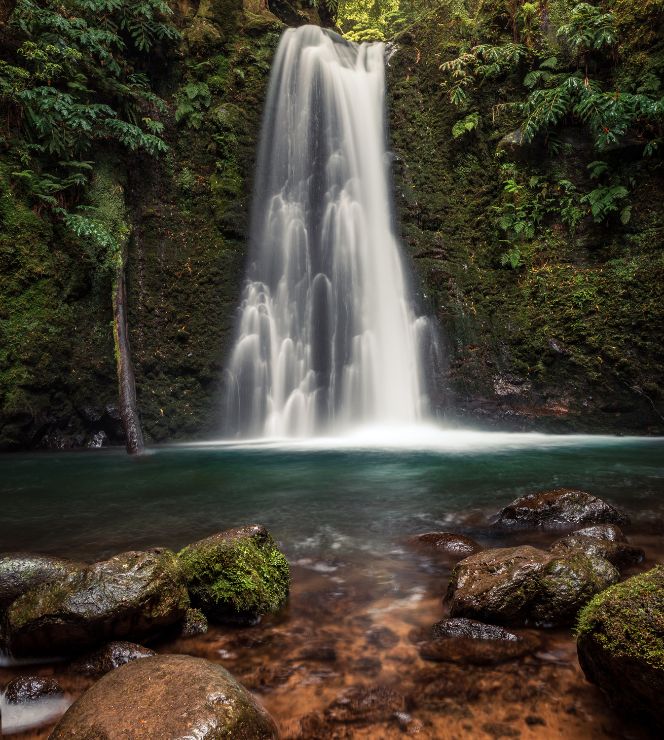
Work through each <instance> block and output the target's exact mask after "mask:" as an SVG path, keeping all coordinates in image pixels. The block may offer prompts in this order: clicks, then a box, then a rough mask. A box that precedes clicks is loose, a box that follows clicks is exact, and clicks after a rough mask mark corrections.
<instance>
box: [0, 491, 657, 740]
mask: <svg viewBox="0 0 664 740" xmlns="http://www.w3.org/2000/svg"><path fill="white" fill-rule="evenodd" d="M470 518H472V519H473V522H472V527H471V526H470ZM470 518H469V522H467V523H466V526H465V527H459V529H465V533H461V534H460V533H458V532H446V531H437V532H425V533H419V534H415V535H411V534H409V533H407V532H404V534H403V538H402V539H401V540H400V541H399V542H395V547H394V550H393V552H391V553H389V554H387V555H383V556H382V557H376V556H374V555H371V554H369V553H367V555H366V557H365V558H360V559H359V560H358V559H350V558H347V557H346V554H345V553H344V551H343V547H339V548H337V549H336V550H335V554H334V555H333V556H330V557H326V558H322V559H310V558H301V557H300V558H298V557H297V556H296V554H291V557H290V559H291V570H292V574H291V575H292V583H290V575H289V567H288V564H287V563H286V559H285V558H284V555H283V553H282V552H281V551H280V550H279V549H278V548H277V547H276V545H275V543H274V541H273V540H272V538H271V537H270V535H269V533H268V532H267V531H266V530H265V529H264V528H262V527H260V526H251V527H244V528H239V529H235V530H229V531H226V532H222V533H219V534H217V535H213V536H211V537H208V538H206V539H204V540H201V541H199V542H196V543H193V544H191V545H189V546H187V547H185V548H183V549H182V550H181V551H180V552H179V553H174V552H171V551H169V550H165V549H153V550H151V551H143V552H128V553H122V554H119V555H117V556H114V557H112V558H110V559H107V560H105V561H101V562H98V563H93V564H83V563H78V562H72V561H67V560H63V559H59V558H55V557H46V556H35V555H28V554H23V555H17V554H7V555H5V556H4V557H3V558H2V559H1V560H0V605H1V607H2V609H3V627H2V639H3V644H4V646H5V650H6V652H7V654H8V655H10V654H11V656H13V657H12V659H9V658H7V659H6V660H5V664H6V665H5V666H4V667H3V668H2V669H0V682H1V683H2V685H3V686H4V695H3V730H4V731H5V732H7V731H12V730H16V731H18V734H17V736H18V737H32V738H44V737H48V736H49V733H51V736H52V737H54V738H70V737H72V738H73V737H86V738H92V737H95V738H97V737H99V738H115V737H117V738H120V737H123V738H127V737H137V738H142V737H164V738H167V737H173V738H175V737H183V736H196V737H202V738H216V737H237V738H245V737H246V738H263V737H266V738H267V737H277V736H281V737H284V738H312V739H313V738H354V737H367V738H369V737H371V738H376V737H381V738H382V737H386V738H389V737H401V736H403V735H404V734H405V735H419V736H421V737H430V738H447V737H450V738H451V737H473V738H475V737H478V738H484V737H491V738H499V737H523V738H529V737H537V738H549V737H551V738H553V737H578V738H596V737H627V736H628V737H634V738H641V737H643V738H647V737H649V736H651V735H652V736H656V733H657V732H658V731H661V727H662V721H663V717H662V709H661V701H660V697H661V695H662V692H661V689H662V688H663V687H664V684H663V681H664V658H663V655H664V651H663V647H664V645H663V643H664V568H663V567H662V566H659V565H657V563H658V562H659V560H660V559H661V557H662V555H664V553H663V552H662V548H661V534H660V535H658V534H653V533H652V532H648V531H645V530H644V529H643V528H638V527H632V526H631V525H630V524H629V522H628V520H627V518H626V517H625V515H624V514H623V513H622V512H620V511H618V510H617V509H615V508H614V507H612V506H610V505H609V504H607V503H605V502H604V501H602V500H601V498H597V497H595V496H592V495H591V494H589V493H586V492H583V491H576V490H573V489H559V490H555V491H546V492H543V493H542V492H540V493H536V494H532V495H529V496H524V497H521V498H520V499H517V500H516V501H514V502H512V503H511V504H509V505H507V506H506V507H505V508H503V509H502V510H501V511H500V512H494V513H493V514H491V513H489V512H486V514H484V515H482V516H478V514H477V513H476V512H475V513H473V514H472V515H470ZM479 520H482V521H479ZM471 530H472V536H470V535H469V534H468V533H469V532H470V531H471ZM625 532H627V535H626V534H625ZM496 545H500V546H496ZM286 549H288V548H286ZM289 588H290V597H289ZM577 633H578V645H577ZM577 653H578V657H577ZM70 705H71V706H70ZM67 707H69V709H68V710H67V712H66V713H65V714H64V716H63V717H62V718H60V715H62V713H63V711H64V710H65V709H66V708H67Z"/></svg>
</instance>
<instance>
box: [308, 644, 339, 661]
mask: <svg viewBox="0 0 664 740" xmlns="http://www.w3.org/2000/svg"><path fill="white" fill-rule="evenodd" d="M298 657H299V659H300V660H315V661H319V662H321V663H326V662H329V663H333V662H334V661H335V660H336V659H337V651H336V649H335V647H334V645H328V644H318V645H317V644H312V645H307V646H306V647H305V648H303V649H302V650H301V651H300V653H299V655H298Z"/></svg>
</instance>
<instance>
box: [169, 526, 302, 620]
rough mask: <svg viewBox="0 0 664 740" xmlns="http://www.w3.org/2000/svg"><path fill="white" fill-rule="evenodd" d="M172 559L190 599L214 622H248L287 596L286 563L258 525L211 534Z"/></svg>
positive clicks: (287, 578)
mask: <svg viewBox="0 0 664 740" xmlns="http://www.w3.org/2000/svg"><path fill="white" fill-rule="evenodd" d="M178 559H179V561H180V567H181V569H182V573H183V575H184V578H185V581H186V583H187V588H188V589H189V594H190V596H191V600H192V603H193V604H194V606H197V607H199V608H200V609H201V610H202V611H203V612H204V613H205V614H206V615H207V616H208V617H209V618H210V619H212V620H214V621H217V622H230V623H237V624H250V623H253V622H256V621H257V620H258V619H259V618H260V617H261V616H262V615H263V614H269V613H271V612H276V611H277V610H279V609H280V608H281V607H282V606H283V605H284V604H285V602H286V599H287V598H288V590H289V585H290V569H289V567H288V562H287V560H286V558H285V556H284V555H283V553H281V552H280V551H279V549H278V548H277V546H276V545H275V543H274V540H273V539H272V537H271V536H270V534H269V532H268V531H267V529H265V527H263V526H261V525H258V524H256V525H250V526H247V527H238V528H236V529H229V530H226V531H225V532H219V533H218V534H214V535H212V536H211V537H207V538H206V539H204V540H200V542H195V543H194V544H192V545H188V546H187V547H185V548H184V549H183V550H182V551H181V552H180V553H179V554H178Z"/></svg>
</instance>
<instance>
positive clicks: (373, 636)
mask: <svg viewBox="0 0 664 740" xmlns="http://www.w3.org/2000/svg"><path fill="white" fill-rule="evenodd" d="M367 642H368V643H369V645H372V646H373V647H377V648H381V649H383V650H388V649H389V648H392V647H394V646H395V645H396V644H397V643H398V642H399V638H398V636H397V635H396V634H395V633H394V632H393V631H392V630H391V629H390V628H389V627H374V628H373V629H370V630H369V631H368V632H367Z"/></svg>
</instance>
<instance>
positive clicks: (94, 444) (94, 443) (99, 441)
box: [86, 429, 108, 449]
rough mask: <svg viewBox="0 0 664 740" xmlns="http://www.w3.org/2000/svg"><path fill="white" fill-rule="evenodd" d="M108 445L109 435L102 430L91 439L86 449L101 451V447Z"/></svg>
mask: <svg viewBox="0 0 664 740" xmlns="http://www.w3.org/2000/svg"><path fill="white" fill-rule="evenodd" d="M107 444H108V434H106V432H105V431H104V430H103V429H100V430H99V431H98V432H95V433H94V434H93V435H92V436H91V437H90V439H89V440H88V443H87V445H86V447H89V448H91V449H100V448H101V447H106V445H107Z"/></svg>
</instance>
